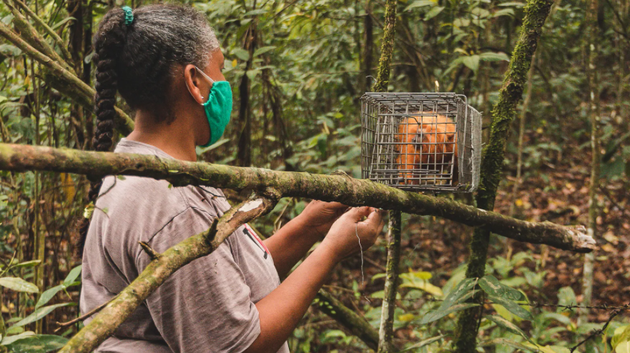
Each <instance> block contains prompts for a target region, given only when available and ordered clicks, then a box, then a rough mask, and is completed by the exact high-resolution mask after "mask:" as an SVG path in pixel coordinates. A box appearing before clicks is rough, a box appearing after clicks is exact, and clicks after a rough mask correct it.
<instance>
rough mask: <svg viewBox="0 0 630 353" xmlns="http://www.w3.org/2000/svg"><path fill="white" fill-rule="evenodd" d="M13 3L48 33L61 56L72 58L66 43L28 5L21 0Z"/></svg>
mask: <svg viewBox="0 0 630 353" xmlns="http://www.w3.org/2000/svg"><path fill="white" fill-rule="evenodd" d="M14 2H15V3H16V4H17V5H18V6H19V7H20V8H22V10H24V11H25V12H26V13H27V14H28V16H29V17H30V18H32V19H33V21H35V23H37V24H38V25H39V26H41V27H42V28H43V29H44V31H45V32H46V33H48V34H49V35H50V36H51V37H52V39H53V40H54V41H55V43H56V44H57V48H59V50H61V53H62V54H63V56H64V58H65V59H70V58H72V55H70V52H69V51H68V49H67V48H66V47H67V45H66V43H64V42H63V40H62V39H61V37H59V35H58V34H57V32H55V31H54V30H53V29H52V28H50V26H48V24H47V23H46V22H44V20H42V19H41V18H40V17H39V16H37V14H35V12H33V10H31V8H30V7H28V5H26V4H25V3H23V2H22V0H15V1H14ZM6 3H8V1H7V0H5V4H6Z"/></svg>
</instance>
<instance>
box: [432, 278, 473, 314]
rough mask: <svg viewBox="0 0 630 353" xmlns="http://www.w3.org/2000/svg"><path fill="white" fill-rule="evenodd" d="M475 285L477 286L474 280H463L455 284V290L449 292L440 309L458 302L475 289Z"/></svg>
mask: <svg viewBox="0 0 630 353" xmlns="http://www.w3.org/2000/svg"><path fill="white" fill-rule="evenodd" d="M475 284H477V279H476V278H465V279H463V280H462V281H461V282H459V284H457V286H456V287H455V289H453V290H452V291H450V292H449V293H448V295H447V296H446V298H444V301H443V302H442V305H440V309H441V308H447V307H449V306H451V305H453V304H455V303H456V302H458V301H459V300H460V299H461V298H462V297H464V296H465V295H466V294H468V293H470V291H471V290H472V289H473V288H474V287H475Z"/></svg>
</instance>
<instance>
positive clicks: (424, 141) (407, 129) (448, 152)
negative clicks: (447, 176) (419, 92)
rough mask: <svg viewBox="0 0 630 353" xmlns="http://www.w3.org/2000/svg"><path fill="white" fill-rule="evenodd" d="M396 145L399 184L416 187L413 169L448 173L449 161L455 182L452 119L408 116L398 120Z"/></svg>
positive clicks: (454, 131) (454, 139) (455, 148)
mask: <svg viewBox="0 0 630 353" xmlns="http://www.w3.org/2000/svg"><path fill="white" fill-rule="evenodd" d="M395 139H396V142H399V143H402V144H400V145H398V152H399V155H398V158H396V165H397V168H398V169H400V170H407V171H409V172H406V173H403V176H404V181H403V182H401V183H402V184H418V183H419V180H418V179H414V174H415V176H416V178H417V177H418V174H417V173H414V172H413V170H418V169H422V170H431V171H435V173H436V175H437V174H439V173H444V172H447V173H450V171H451V168H450V163H451V161H453V158H454V163H455V166H454V168H453V180H454V181H455V180H456V179H457V164H456V163H457V130H456V125H455V123H454V122H453V120H452V119H450V118H448V117H446V116H443V115H437V116H412V117H409V118H407V119H404V120H403V121H401V123H400V125H398V134H396V138H395Z"/></svg>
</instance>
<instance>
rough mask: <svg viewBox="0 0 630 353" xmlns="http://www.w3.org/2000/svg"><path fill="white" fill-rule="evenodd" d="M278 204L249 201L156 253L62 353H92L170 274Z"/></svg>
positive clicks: (266, 200) (268, 200) (259, 199)
mask: <svg viewBox="0 0 630 353" xmlns="http://www.w3.org/2000/svg"><path fill="white" fill-rule="evenodd" d="M276 201H277V200H276V199H275V197H256V198H252V199H250V200H248V201H245V202H243V203H241V204H239V205H238V206H236V207H233V208H232V209H230V210H229V211H228V212H226V213H225V214H224V215H223V216H222V217H221V218H219V219H218V220H215V221H214V223H213V224H212V226H211V227H210V229H208V230H206V231H204V232H202V233H199V234H197V235H194V236H192V237H190V238H188V239H186V240H183V241H181V242H180V243H179V244H177V245H175V246H173V247H171V248H169V249H168V250H166V251H165V252H164V253H162V254H156V255H155V258H154V259H153V260H152V261H151V263H149V265H148V266H147V267H146V268H145V269H144V271H142V273H141V274H140V275H139V276H138V277H137V278H136V279H135V280H134V281H133V282H131V284H130V285H129V286H127V287H126V288H125V289H123V290H122V291H121V292H120V293H119V294H118V296H117V297H116V298H114V299H113V300H112V301H111V302H109V303H108V304H107V305H106V306H105V307H104V308H103V309H102V310H101V311H100V312H99V313H98V315H96V316H95V317H94V318H93V319H92V320H91V321H90V323H89V324H87V325H86V326H85V327H83V329H81V331H79V332H78V333H77V334H76V335H74V337H72V339H70V341H68V343H66V345H65V346H64V347H63V348H62V349H61V350H60V351H59V352H60V353H69V352H73V353H84V352H92V351H93V350H94V349H95V348H96V347H98V346H99V345H100V344H101V343H102V342H103V341H105V340H106V339H107V338H108V337H110V336H111V335H112V334H113V333H114V331H115V330H116V328H117V327H118V326H120V324H122V323H123V322H124V321H125V320H126V319H127V318H128V317H129V315H131V314H132V313H133V312H134V311H135V310H136V308H137V307H138V306H139V305H140V304H142V302H143V301H144V300H145V299H147V298H148V297H149V295H150V294H151V293H153V292H154V291H155V290H156V289H157V288H158V287H159V286H160V285H162V283H164V281H166V279H168V277H169V276H170V275H172V274H173V273H174V272H175V271H177V270H178V269H180V268H181V267H182V266H184V265H186V264H188V263H189V262H191V261H193V260H195V259H198V258H200V257H202V256H206V255H208V254H210V253H212V252H213V251H214V250H215V249H216V248H217V247H218V246H219V245H220V244H221V243H222V242H223V241H224V240H225V239H227V237H229V236H230V235H231V234H232V233H233V232H234V231H235V230H236V229H237V228H238V227H240V226H241V225H243V224H245V223H247V222H250V221H252V220H253V219H255V218H256V217H258V216H260V215H262V214H264V213H266V212H268V211H270V210H271V209H273V207H274V206H275V203H276Z"/></svg>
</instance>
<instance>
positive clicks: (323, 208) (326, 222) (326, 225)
mask: <svg viewBox="0 0 630 353" xmlns="http://www.w3.org/2000/svg"><path fill="white" fill-rule="evenodd" d="M348 208H349V207H348V206H346V205H344V204H342V203H339V202H324V201H319V200H313V201H311V202H310V203H309V204H308V205H307V206H306V208H305V209H304V211H302V213H301V214H300V216H299V217H300V218H301V219H302V223H303V226H304V227H305V228H307V229H309V230H311V231H313V232H314V233H315V234H317V236H318V239H322V238H323V237H324V236H325V235H326V234H327V233H328V231H329V230H330V227H331V226H332V225H333V223H334V222H335V221H336V220H337V219H338V218H339V216H341V215H342V214H344V212H346V211H347V210H348Z"/></svg>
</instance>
